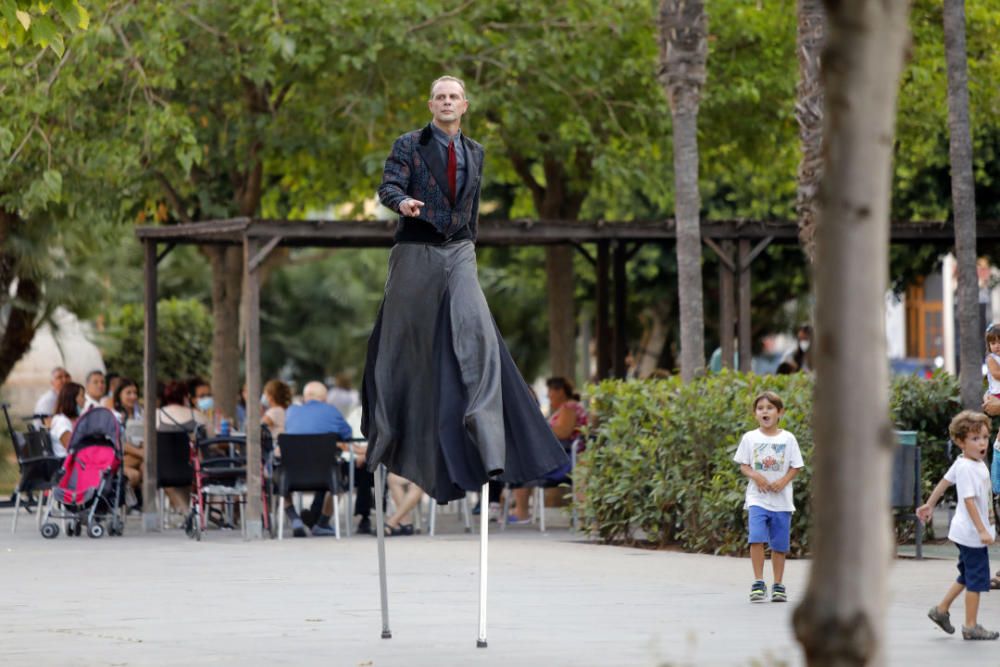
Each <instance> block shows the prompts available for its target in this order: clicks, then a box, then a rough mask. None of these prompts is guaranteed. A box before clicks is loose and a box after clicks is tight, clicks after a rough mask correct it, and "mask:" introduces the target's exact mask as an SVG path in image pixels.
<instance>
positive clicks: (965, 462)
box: [944, 456, 997, 548]
mask: <svg viewBox="0 0 1000 667" xmlns="http://www.w3.org/2000/svg"><path fill="white" fill-rule="evenodd" d="M944 478H945V479H946V480H948V481H949V482H951V483H952V484H954V485H955V490H956V491H957V492H958V507H956V508H955V516H954V517H952V519H951V528H949V529H948V539H949V540H951V541H952V542H954V543H955V544H961V545H962V546H963V547H973V548H979V547H982V546H985V545H984V544H983V540H982V539H981V538H980V537H979V531H978V530H976V524H974V523H973V522H972V517H971V516H970V515H969V510H968V508H967V507H966V506H965V499H966V498H974V499H975V500H974V502H975V505H976V511H977V512H978V513H979V518H980V520H982V522H983V525H984V526H985V527H986V530H988V531H990V535H992V536H993V537H994V538H995V537H996V535H997V532H996V528H995V527H994V526H993V524H991V523H990V510H989V504H990V502H991V501H992V499H993V494H992V490H991V487H990V469H989V468H987V467H986V464H985V463H984V462H982V461H976V460H975V459H967V458H965V457H964V456H959V457H958V458H957V459H955V462H954V463H952V464H951V467H950V468H948V472H946V473H945V474H944Z"/></svg>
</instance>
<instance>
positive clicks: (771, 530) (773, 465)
mask: <svg viewBox="0 0 1000 667" xmlns="http://www.w3.org/2000/svg"><path fill="white" fill-rule="evenodd" d="M783 414H785V404H784V402H783V401H782V400H781V397H780V396H778V395H777V394H775V393H774V392H773V391H765V392H763V393H761V394H760V395H758V396H757V397H756V398H755V399H754V400H753V416H754V418H755V419H756V420H757V424H759V425H760V428H758V429H756V430H753V431H749V432H748V433H744V434H743V438H742V439H741V440H740V446H739V448H738V449H737V450H736V456H734V457H733V460H734V461H736V462H737V463H739V464H740V472H741V473H743V474H744V475H745V476H746V477H747V478H748V479H749V482H748V483H747V497H746V504H745V505H744V508H745V509H747V510H748V512H749V516H748V520H747V523H748V526H749V533H750V535H749V538H748V542H749V543H750V562H751V564H752V565H753V576H754V582H753V585H752V586H751V587H750V601H751V602H763V601H764V600H765V599H766V598H767V584H765V583H764V543H765V542H766V543H767V544H768V545H769V546H770V547H771V568H772V569H773V571H774V586H773V587H772V588H771V602H786V601H787V600H788V594H787V592H786V591H785V585H784V584H783V583H782V582H781V579H782V577H783V576H784V573H785V554H786V553H788V548H789V542H790V535H791V525H792V512H794V511H795V503H794V501H793V500H792V480H793V479H795V476H796V475H797V474H798V473H799V470H801V469H802V466H803V463H802V453H801V452H800V451H799V443H798V441H797V440H796V439H795V436H794V435H792V434H791V433H789V432H788V431H784V430H782V429H780V428H778V422H779V421H780V420H781V416H782V415H783Z"/></svg>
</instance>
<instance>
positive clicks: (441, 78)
mask: <svg viewBox="0 0 1000 667" xmlns="http://www.w3.org/2000/svg"><path fill="white" fill-rule="evenodd" d="M445 81H454V82H455V83H457V84H458V85H459V86H461V87H462V97H466V95H465V82H464V81H462V80H461V79H459V78H458V77H457V76H448V75H445V76H439V77H438V78H436V79H434V83H432V84H431V96H430V97H429V98H428V99H432V100H433V99H434V87H435V86H437V85H438V84H439V83H444V82H445Z"/></svg>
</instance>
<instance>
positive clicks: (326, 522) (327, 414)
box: [285, 382, 372, 537]
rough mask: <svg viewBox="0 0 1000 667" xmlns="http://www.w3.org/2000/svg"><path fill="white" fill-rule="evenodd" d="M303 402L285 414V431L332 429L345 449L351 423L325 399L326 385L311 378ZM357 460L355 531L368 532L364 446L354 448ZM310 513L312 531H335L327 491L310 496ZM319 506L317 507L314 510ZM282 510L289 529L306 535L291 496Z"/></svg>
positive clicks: (369, 480) (368, 475)
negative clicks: (311, 511)
mask: <svg viewBox="0 0 1000 667" xmlns="http://www.w3.org/2000/svg"><path fill="white" fill-rule="evenodd" d="M302 398H303V400H304V402H303V404H302V405H293V406H291V407H290V408H289V409H288V412H287V413H286V415H285V433H289V434H299V435H311V434H316V433H334V434H336V435H337V436H338V437H339V438H340V439H341V441H342V442H341V443H340V447H341V449H343V450H344V451H346V450H347V447H348V446H349V444H348V442H347V441H348V440H350V439H351V435H352V431H351V427H350V425H349V424H348V423H347V421H346V420H345V419H344V416H343V415H342V414H340V411H339V410H337V408H335V407H333V406H332V405H330V404H329V403H327V402H326V385H324V384H323V383H322V382H310V383H308V384H307V385H306V386H305V388H304V389H303V390H302ZM354 451H355V454H356V455H357V456H359V458H358V459H357V460H356V469H355V478H354V479H355V482H356V484H357V491H358V497H357V502H356V503H355V512H354V513H355V514H359V515H361V517H362V519H361V522H360V523H359V524H358V532H359V533H360V532H370V531H371V528H370V523H369V520H368V513H369V512H370V511H371V484H372V476H371V473H369V472H368V471H367V469H366V468H365V466H364V464H363V462H364V449H363V448H355V449H354ZM313 508H314V511H313V515H314V516H315V515H317V514H318V515H319V519H318V521H317V522H316V525H314V526H313V528H312V533H313V535H334V534H335V533H334V529H333V527H332V526H331V525H330V518H331V517H332V516H333V498H332V497H331V496H330V494H329V493H327V494H316V498H314V499H313ZM317 510H318V511H317ZM285 514H286V515H287V517H288V520H289V521H290V522H291V524H292V533H293V534H294V535H295V536H296V537H305V536H306V525H305V522H304V521H303V520H302V517H300V516H299V515H298V513H297V512H296V511H295V506H294V505H293V504H292V499H291V498H290V497H287V498H285Z"/></svg>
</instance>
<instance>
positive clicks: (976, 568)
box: [955, 544, 990, 593]
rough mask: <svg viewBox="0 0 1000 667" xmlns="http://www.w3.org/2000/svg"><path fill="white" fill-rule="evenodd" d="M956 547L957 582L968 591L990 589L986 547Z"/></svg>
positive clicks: (988, 559)
mask: <svg viewBox="0 0 1000 667" xmlns="http://www.w3.org/2000/svg"><path fill="white" fill-rule="evenodd" d="M955 546H957V547H958V579H956V580H955V581H957V582H958V583H960V584H962V585H963V586H965V590H967V591H969V592H970V593H986V592H989V590H990V552H989V551H988V550H987V548H986V547H967V546H964V545H962V544H957V545H955Z"/></svg>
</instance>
